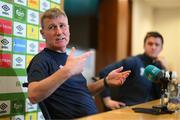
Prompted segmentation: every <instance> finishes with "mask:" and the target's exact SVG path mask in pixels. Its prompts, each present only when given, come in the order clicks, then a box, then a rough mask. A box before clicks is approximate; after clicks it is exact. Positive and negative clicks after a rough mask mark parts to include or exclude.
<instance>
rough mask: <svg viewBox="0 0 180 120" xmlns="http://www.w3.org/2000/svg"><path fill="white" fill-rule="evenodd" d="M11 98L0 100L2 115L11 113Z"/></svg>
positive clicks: (0, 114)
mask: <svg viewBox="0 0 180 120" xmlns="http://www.w3.org/2000/svg"><path fill="white" fill-rule="evenodd" d="M10 106H11V103H10V100H6V101H0V116H2V115H8V114H10Z"/></svg>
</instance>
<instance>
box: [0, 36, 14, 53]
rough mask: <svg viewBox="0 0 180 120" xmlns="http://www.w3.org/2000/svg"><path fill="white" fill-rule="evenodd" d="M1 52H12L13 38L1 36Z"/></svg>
mask: <svg viewBox="0 0 180 120" xmlns="http://www.w3.org/2000/svg"><path fill="white" fill-rule="evenodd" d="M0 50H2V51H12V38H11V37H6V36H0Z"/></svg>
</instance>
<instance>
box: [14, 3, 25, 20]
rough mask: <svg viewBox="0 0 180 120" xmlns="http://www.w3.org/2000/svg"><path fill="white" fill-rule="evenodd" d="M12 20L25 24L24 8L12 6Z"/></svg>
mask: <svg viewBox="0 0 180 120" xmlns="http://www.w3.org/2000/svg"><path fill="white" fill-rule="evenodd" d="M14 19H15V20H18V21H21V22H26V8H24V7H22V6H17V5H14Z"/></svg>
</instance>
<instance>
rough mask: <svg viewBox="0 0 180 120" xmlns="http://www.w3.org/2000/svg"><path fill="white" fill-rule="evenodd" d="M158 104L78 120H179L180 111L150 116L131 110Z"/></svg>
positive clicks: (156, 101) (147, 104) (153, 102)
mask: <svg viewBox="0 0 180 120" xmlns="http://www.w3.org/2000/svg"><path fill="white" fill-rule="evenodd" d="M159 104H160V100H155V101H150V102H147V103H143V104H139V105H135V106H131V107H125V108H122V109H116V110H112V111H108V112H104V113H99V114H95V115H91V116H87V117H82V118H79V119H78V120H180V111H177V112H175V113H172V114H161V115H151V114H146V113H136V112H134V111H133V110H132V108H134V107H141V108H152V106H154V105H159Z"/></svg>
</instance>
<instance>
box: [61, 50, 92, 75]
mask: <svg viewBox="0 0 180 120" xmlns="http://www.w3.org/2000/svg"><path fill="white" fill-rule="evenodd" d="M75 50H76V49H75V48H74V47H72V48H71V51H70V54H69V56H68V58H67V61H66V64H65V66H64V67H66V68H67V69H69V72H70V74H71V76H72V75H76V74H80V73H81V72H82V71H83V68H84V64H85V61H86V59H87V58H88V57H89V56H90V55H91V52H85V53H84V54H82V55H80V56H76V57H75V55H74V53H75Z"/></svg>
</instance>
